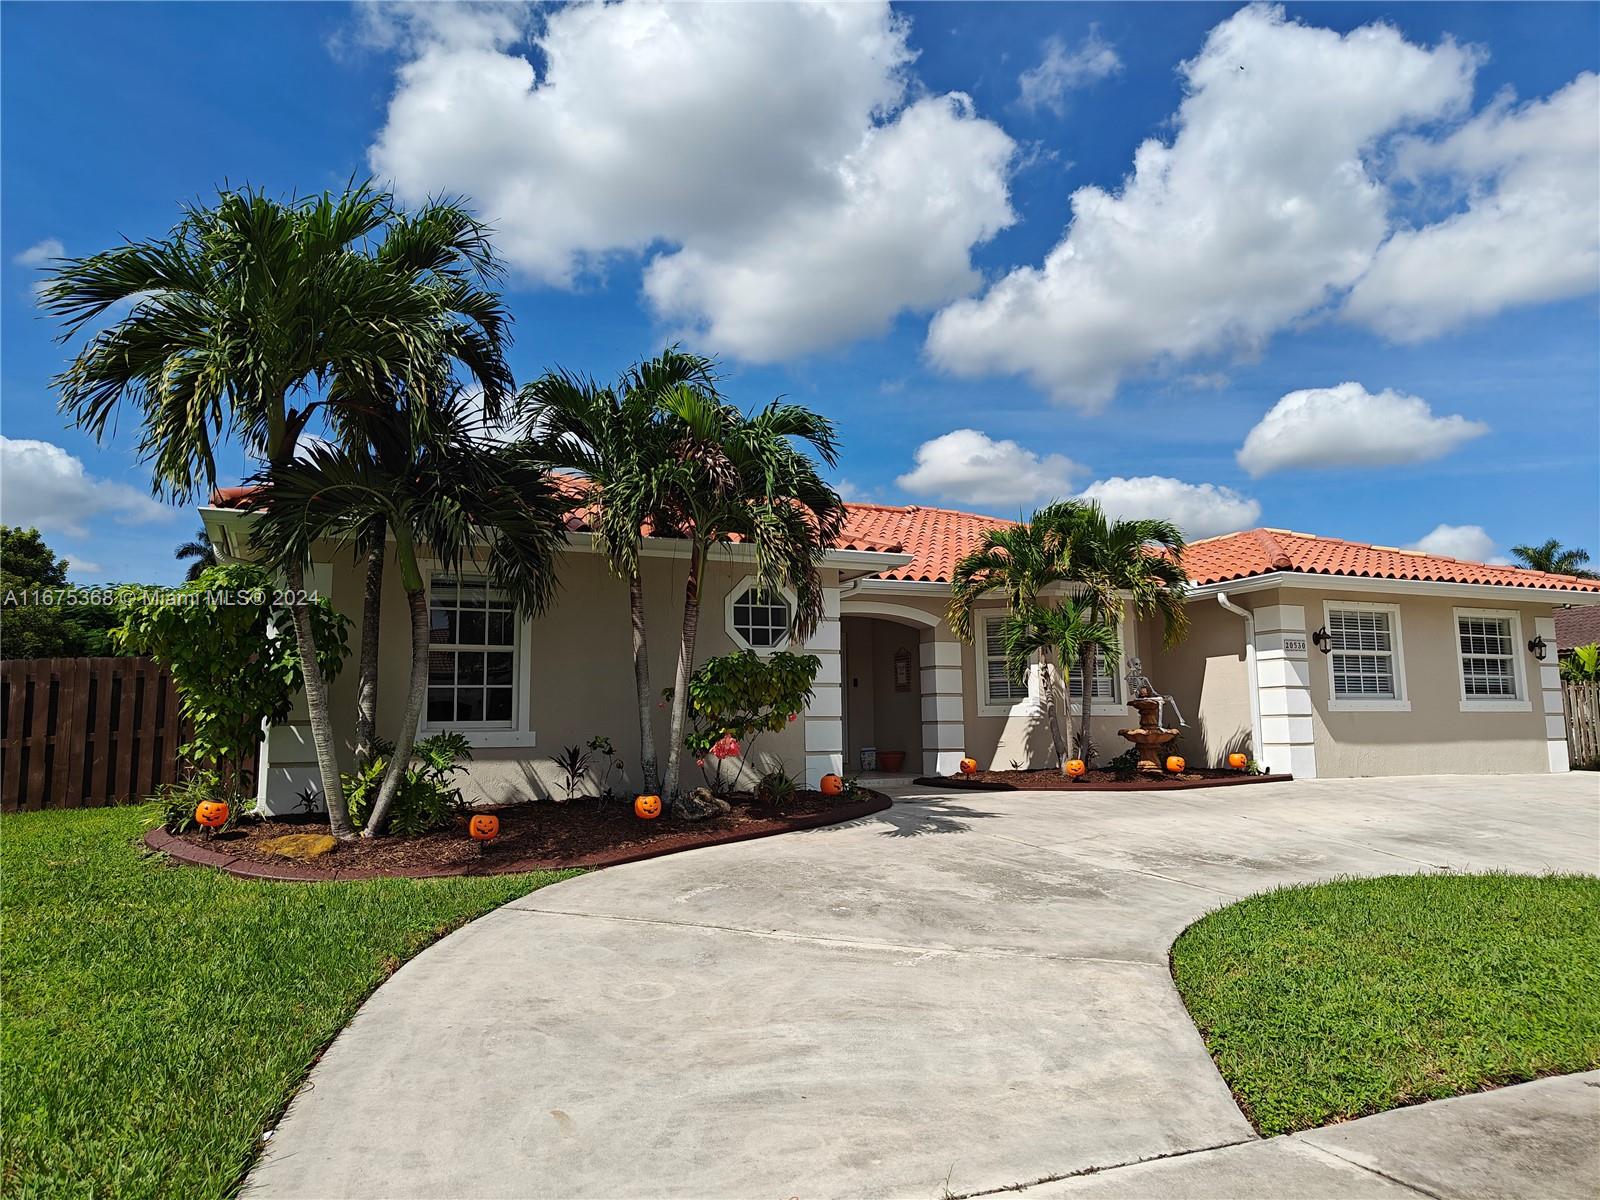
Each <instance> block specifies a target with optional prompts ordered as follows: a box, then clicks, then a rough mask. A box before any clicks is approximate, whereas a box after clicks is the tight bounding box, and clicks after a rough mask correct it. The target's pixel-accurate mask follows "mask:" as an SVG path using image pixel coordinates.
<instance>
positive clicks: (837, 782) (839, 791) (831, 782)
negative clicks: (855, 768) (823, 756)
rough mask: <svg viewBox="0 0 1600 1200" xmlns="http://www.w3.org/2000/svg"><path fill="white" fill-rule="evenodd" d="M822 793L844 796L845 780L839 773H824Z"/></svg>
mask: <svg viewBox="0 0 1600 1200" xmlns="http://www.w3.org/2000/svg"><path fill="white" fill-rule="evenodd" d="M822 794H823V795H824V796H842V795H843V794H844V780H842V779H840V778H839V777H838V776H837V775H824V776H823V777H822Z"/></svg>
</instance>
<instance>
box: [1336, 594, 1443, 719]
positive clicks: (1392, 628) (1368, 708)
mask: <svg viewBox="0 0 1600 1200" xmlns="http://www.w3.org/2000/svg"><path fill="white" fill-rule="evenodd" d="M1334 609H1339V610H1341V611H1346V610H1350V609H1355V610H1357V611H1367V612H1386V613H1388V614H1389V633H1390V636H1392V637H1393V638H1394V651H1393V653H1392V654H1391V655H1390V661H1391V662H1393V663H1394V693H1395V698H1394V699H1393V700H1352V699H1349V698H1348V697H1341V696H1336V695H1335V694H1334V689H1333V655H1334V654H1337V653H1338V651H1332V652H1331V653H1328V654H1325V655H1323V658H1324V659H1326V660H1327V661H1326V662H1324V663H1323V666H1324V668H1325V669H1326V670H1327V674H1328V711H1329V712H1410V711H1411V692H1410V691H1409V690H1408V689H1407V687H1406V654H1405V639H1404V637H1403V636H1402V634H1401V632H1400V606H1399V605H1398V604H1380V603H1377V602H1375V601H1370V600H1323V602H1322V627H1323V628H1324V629H1326V628H1327V627H1328V625H1329V624H1330V623H1331V622H1332V613H1333V611H1334ZM1458 669H1459V668H1458Z"/></svg>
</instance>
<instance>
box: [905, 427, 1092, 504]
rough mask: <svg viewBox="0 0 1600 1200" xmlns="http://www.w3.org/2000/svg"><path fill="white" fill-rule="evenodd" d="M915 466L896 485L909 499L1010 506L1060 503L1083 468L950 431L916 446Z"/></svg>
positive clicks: (967, 432) (1005, 442) (1009, 444)
mask: <svg viewBox="0 0 1600 1200" xmlns="http://www.w3.org/2000/svg"><path fill="white" fill-rule="evenodd" d="M916 463H917V465H916V466H915V468H913V469H912V470H911V471H909V472H908V473H906V474H904V475H902V476H900V477H899V478H898V479H897V480H895V482H896V483H898V484H899V485H900V486H901V487H902V488H904V489H905V490H906V491H908V492H911V493H912V494H913V495H918V496H930V497H935V498H938V499H942V500H953V501H956V502H958V503H962V504H972V505H979V506H987V507H989V508H996V509H998V508H1011V507H1016V506H1018V505H1030V504H1039V503H1042V502H1045V501H1049V500H1060V499H1064V498H1065V497H1066V495H1067V493H1068V491H1069V490H1070V489H1071V486H1072V478H1073V476H1074V475H1077V474H1079V473H1081V472H1082V470H1083V468H1082V467H1080V466H1079V465H1078V464H1077V463H1075V462H1073V461H1072V460H1071V459H1069V458H1067V457H1066V456H1065V455H1061V454H1046V455H1043V456H1041V455H1039V454H1036V453H1034V452H1033V451H1032V450H1028V449H1025V448H1024V447H1022V446H1020V445H1018V444H1017V443H1016V442H1014V441H1011V440H1010V439H1005V440H1001V441H996V440H995V439H994V438H991V437H989V436H988V435H987V434H985V433H981V432H979V431H978V430H976V429H955V430H952V431H951V432H949V433H946V434H943V435H941V436H939V437H936V438H933V439H932V440H930V441H926V442H923V443H922V445H920V446H918V447H917V454H916Z"/></svg>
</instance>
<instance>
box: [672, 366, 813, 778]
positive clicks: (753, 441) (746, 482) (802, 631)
mask: <svg viewBox="0 0 1600 1200" xmlns="http://www.w3.org/2000/svg"><path fill="white" fill-rule="evenodd" d="M660 404H661V407H662V409H663V411H665V412H666V414H667V416H668V418H669V420H668V424H669V427H670V434H671V436H672V438H673V443H674V444H673V448H672V454H671V456H670V458H669V460H668V464H667V468H666V476H665V479H664V481H663V489H662V497H663V511H662V514H661V516H662V522H663V529H662V531H663V532H667V533H676V534H677V535H679V536H682V537H684V538H687V539H688V540H689V547H690V548H689V567H688V574H687V577H686V579H685V582H684V593H683V630H682V634H681V637H680V640H679V643H678V666H677V673H676V676H675V679H674V683H673V689H672V716H671V721H670V725H669V728H670V733H669V735H668V736H669V739H670V741H669V743H668V744H669V747H670V753H669V754H668V756H667V778H666V794H667V795H669V796H676V795H677V792H678V778H679V766H680V758H681V751H682V748H683V737H684V725H685V718H686V714H687V709H688V703H689V676H690V674H691V673H692V672H693V670H694V647H695V637H696V634H697V632H698V630H699V625H700V581H701V577H702V575H703V574H704V572H705V565H706V559H707V557H708V555H709V554H710V552H711V548H712V547H713V546H717V545H723V544H726V543H729V542H731V541H733V540H734V539H735V538H737V539H738V540H739V541H740V542H741V543H742V544H743V545H745V546H748V547H749V549H750V550H751V552H752V553H753V556H754V559H755V573H756V576H757V578H758V580H759V581H760V583H761V585H762V586H763V587H767V588H771V589H774V590H776V589H777V588H779V587H783V586H787V587H788V588H790V589H791V590H792V591H793V592H794V594H795V612H794V617H793V620H792V621H791V624H790V628H791V631H792V632H793V633H794V635H795V636H797V637H801V638H804V637H806V636H808V635H809V634H810V633H811V632H812V631H813V630H815V629H816V627H817V624H818V622H819V621H820V620H821V619H822V603H823V590H822V576H821V570H820V566H821V562H822V559H823V556H824V555H826V554H827V552H828V550H829V549H830V548H831V547H832V545H833V543H834V542H835V540H837V538H838V536H839V532H840V530H841V529H842V528H843V526H844V518H845V508H844V501H843V500H841V499H840V498H839V494H838V493H837V492H835V491H834V490H833V489H832V488H831V487H829V486H828V484H827V483H826V482H825V481H824V480H823V478H822V476H821V475H820V474H819V473H818V471H817V463H816V460H814V459H813V458H811V456H810V455H808V454H806V453H804V452H803V451H801V450H800V449H798V448H797V447H796V445H795V444H794V443H795V441H796V440H798V441H800V442H804V443H808V444H809V445H810V446H811V448H812V449H813V450H815V451H816V453H817V456H818V457H819V458H821V459H822V461H823V462H825V463H826V464H827V465H828V466H830V467H831V466H833V465H834V462H835V461H836V458H837V443H836V441H835V437H834V431H833V423H832V422H831V421H829V420H828V419H827V418H826V417H823V416H821V415H819V414H817V413H814V412H812V411H811V410H810V409H808V408H805V407H803V406H801V405H796V404H784V403H781V402H780V401H776V400H774V401H773V402H772V403H770V404H768V405H767V406H766V407H765V408H762V409H760V410H759V411H757V412H755V413H752V414H746V413H743V412H740V411H739V409H738V408H736V407H734V406H733V405H731V404H727V403H724V402H723V400H722V398H721V397H720V396H719V395H718V393H717V391H716V388H715V385H714V380H711V379H709V378H704V379H696V380H694V381H690V382H683V383H679V384H676V385H674V386H671V387H669V388H667V389H665V391H664V393H663V394H662V396H661V398H660Z"/></svg>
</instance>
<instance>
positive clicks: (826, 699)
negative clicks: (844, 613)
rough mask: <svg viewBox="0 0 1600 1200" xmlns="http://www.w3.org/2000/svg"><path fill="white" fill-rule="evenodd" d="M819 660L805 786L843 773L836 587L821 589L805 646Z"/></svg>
mask: <svg viewBox="0 0 1600 1200" xmlns="http://www.w3.org/2000/svg"><path fill="white" fill-rule="evenodd" d="M803 649H804V652H805V653H807V654H815V655H816V656H817V657H818V658H819V659H821V660H822V666H821V667H820V668H818V670H817V678H816V682H815V683H814V684H813V685H812V694H811V703H810V705H809V706H808V707H807V708H806V714H805V726H806V730H805V733H806V786H807V787H810V788H815V787H818V786H820V785H821V783H822V777H823V776H824V775H842V774H843V773H844V661H843V654H842V649H843V643H842V642H841V640H840V636H839V589H838V588H836V587H831V588H824V589H823V592H822V621H821V623H820V624H819V625H818V626H817V629H816V632H815V633H813V634H812V635H811V636H810V637H809V638H808V639H806V643H805V646H804V648H803Z"/></svg>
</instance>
